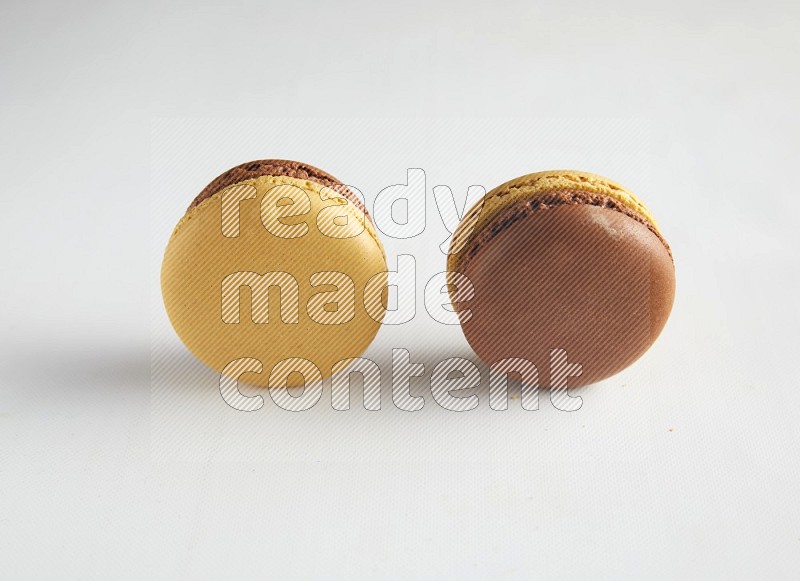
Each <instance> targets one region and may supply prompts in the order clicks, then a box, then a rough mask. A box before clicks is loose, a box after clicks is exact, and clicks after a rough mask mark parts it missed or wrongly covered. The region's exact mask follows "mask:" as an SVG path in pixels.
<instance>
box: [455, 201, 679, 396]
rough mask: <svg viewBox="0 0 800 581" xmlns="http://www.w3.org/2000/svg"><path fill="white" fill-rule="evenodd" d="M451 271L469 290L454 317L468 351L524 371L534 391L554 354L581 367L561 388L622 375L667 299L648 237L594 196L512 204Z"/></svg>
mask: <svg viewBox="0 0 800 581" xmlns="http://www.w3.org/2000/svg"><path fill="white" fill-rule="evenodd" d="M459 270H460V272H461V273H462V274H464V275H465V276H466V277H467V278H468V279H469V280H470V281H471V283H472V285H473V287H474V296H473V298H472V299H471V300H469V301H468V302H465V303H462V305H460V308H459V309H458V310H459V311H460V316H461V319H462V327H463V330H464V334H465V336H466V338H467V340H468V341H469V344H470V345H471V346H472V348H473V349H474V350H475V352H476V353H477V354H478V356H479V357H480V358H481V359H482V360H484V361H485V362H487V363H489V364H493V363H495V362H498V361H500V360H503V359H507V358H521V359H525V360H528V361H530V362H532V363H533V364H534V365H536V368H537V370H538V372H539V385H541V386H552V385H553V381H554V379H555V378H554V377H553V376H552V374H551V371H552V358H553V356H554V352H556V350H564V351H566V355H567V360H568V362H569V363H570V364H579V365H580V366H581V367H580V375H574V376H571V377H568V379H567V385H566V386H567V387H579V386H583V385H587V384H590V383H594V382H597V381H600V380H602V379H605V378H607V377H610V376H611V375H614V374H615V373H618V372H619V371H621V370H622V369H624V368H626V367H628V366H629V365H630V364H632V363H633V362H634V361H636V360H637V359H638V358H639V357H640V356H641V355H642V354H643V353H644V352H645V351H647V349H648V348H649V347H650V346H651V345H652V344H653V342H654V341H655V340H656V338H657V337H658V335H659V333H660V332H661V330H662V329H663V327H664V325H665V323H666V321H667V318H668V317H669V314H670V311H671V308H672V303H673V299H674V293H675V271H674V266H673V261H672V256H671V253H670V251H669V249H668V247H667V245H666V243H665V242H664V241H663V239H662V238H661V237H660V235H659V234H658V233H657V231H656V230H655V229H654V228H653V226H652V225H651V224H649V223H648V221H647V220H645V219H642V218H640V217H639V216H638V215H636V214H635V213H633V212H631V211H630V210H628V209H626V208H623V207H622V206H620V204H618V203H616V202H615V201H614V200H613V199H610V198H609V199H604V198H603V197H602V196H599V195H592V196H589V197H587V196H586V195H584V194H579V193H576V194H575V195H574V196H572V195H559V196H555V197H554V196H551V197H550V199H549V204H548V199H547V196H544V197H540V198H537V199H536V200H528V201H519V202H516V203H515V204H514V205H512V206H511V207H509V208H508V209H507V210H506V211H504V212H503V213H502V214H500V215H498V216H497V217H496V218H495V219H494V220H492V221H491V223H489V224H486V225H485V227H483V228H482V229H481V231H480V232H479V233H477V234H476V236H475V237H474V238H473V240H472V242H471V244H469V245H468V246H467V247H466V248H465V252H464V259H463V260H462V261H461V263H460V269H459ZM466 309H468V312H467V311H466Z"/></svg>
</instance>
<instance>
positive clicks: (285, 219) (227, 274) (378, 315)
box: [161, 160, 388, 387]
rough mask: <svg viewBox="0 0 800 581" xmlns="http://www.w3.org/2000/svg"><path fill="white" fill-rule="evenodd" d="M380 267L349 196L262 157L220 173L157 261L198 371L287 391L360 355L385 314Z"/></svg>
mask: <svg viewBox="0 0 800 581" xmlns="http://www.w3.org/2000/svg"><path fill="white" fill-rule="evenodd" d="M387 270H388V268H387V266H386V256H385V253H384V250H383V245H382V244H381V242H380V240H379V239H378V236H377V234H376V231H375V228H374V226H373V224H372V221H371V219H370V217H369V214H368V213H367V211H366V209H365V208H364V205H363V203H362V202H361V200H360V199H359V197H358V196H356V195H355V194H354V193H353V192H352V191H351V190H350V189H349V188H347V187H346V186H345V185H343V184H342V183H341V182H340V181H339V180H337V179H336V178H334V177H333V176H331V175H330V174H328V173H326V172H324V171H322V170H320V169H317V168H315V167H313V166H310V165H307V164H303V163H299V162H295V161H287V160H262V161H252V162H248V163H245V164H242V165H239V166H237V167H234V168H232V169H230V170H228V171H226V172H225V173H223V174H222V175H220V176H219V177H217V178H216V179H215V180H214V181H212V182H211V183H210V184H209V185H208V186H207V187H206V188H204V189H203V191H202V192H200V194H199V195H198V196H197V197H196V198H195V199H194V201H193V202H192V203H191V204H190V206H189V208H188V210H187V211H186V214H185V215H184V216H183V218H181V220H180V221H179V222H178V224H177V226H176V227H175V230H174V231H173V233H172V236H171V238H170V240H169V243H168V245H167V248H166V251H165V253H164V260H163V263H162V267H161V289H162V294H163V298H164V305H165V306H166V310H167V313H168V315H169V319H170V321H171V323H172V325H173V327H174V328H175V331H176V332H177V334H178V336H179V337H180V338H181V340H182V341H183V342H184V344H185V345H186V347H187V348H188V349H189V350H190V351H191V352H192V353H193V354H194V355H195V356H196V357H197V358H198V359H200V360H201V361H203V363H205V364H206V365H208V366H209V367H211V368H212V369H214V370H216V371H218V372H221V373H223V374H224V375H227V376H230V377H234V378H235V379H240V380H241V381H244V382H246V383H251V384H254V385H261V386H270V387H280V386H288V387H292V386H298V385H304V384H305V383H307V382H309V381H313V380H316V379H319V378H320V377H327V376H330V375H331V374H332V372H333V371H338V370H339V369H341V368H342V366H343V365H346V364H347V360H348V359H351V358H355V357H358V356H359V355H361V353H363V352H364V350H365V349H366V348H367V346H368V345H369V344H370V342H371V341H372V339H373V338H374V337H375V334H376V333H377V332H378V329H379V328H380V324H381V321H382V318H383V315H384V313H385V308H384V306H385V302H384V301H385V297H384V292H385V289H386V286H387V274H386V273H387ZM309 362H310V363H311V364H313V366H312V365H309ZM314 367H316V370H314ZM243 370H246V371H247V372H246V373H243V374H242V371H243ZM317 370H318V372H317ZM240 374H241V375H240Z"/></svg>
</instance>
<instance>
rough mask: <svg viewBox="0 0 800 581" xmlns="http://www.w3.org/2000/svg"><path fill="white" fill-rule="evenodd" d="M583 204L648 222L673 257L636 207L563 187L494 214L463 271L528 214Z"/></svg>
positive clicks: (471, 249) (472, 247)
mask: <svg viewBox="0 0 800 581" xmlns="http://www.w3.org/2000/svg"><path fill="white" fill-rule="evenodd" d="M580 204H589V205H592V206H599V207H602V208H608V209H609V210H616V211H617V212H621V213H622V214H625V215H626V216H628V217H629V218H632V219H634V220H636V221H637V222H639V223H641V224H644V225H645V226H647V229H648V230H650V232H652V233H653V234H655V235H656V237H657V238H658V239H659V240H660V241H661V243H662V244H663V245H664V248H666V249H667V252H668V253H669V256H670V258H672V251H671V250H670V247H669V244H667V241H666V240H664V238H663V237H662V236H661V234H660V233H659V232H658V230H656V228H655V227H654V226H653V224H652V223H651V222H650V221H649V220H647V219H646V218H644V217H642V216H640V215H639V214H638V213H636V212H634V211H633V210H631V209H630V208H628V207H627V206H625V205H624V204H622V203H620V202H619V201H617V200H615V199H614V198H611V197H609V196H605V195H603V194H596V193H587V192H582V191H569V190H562V191H557V192H552V193H549V194H547V195H544V196H537V197H536V198H534V199H532V200H520V201H518V202H516V203H514V204H513V205H512V206H510V207H509V208H507V209H505V210H503V211H502V212H500V213H499V214H498V215H497V216H495V217H494V219H492V220H491V221H490V222H489V224H487V225H486V226H485V227H483V228H481V231H480V232H478V233H477V234H476V235H475V236H474V237H473V239H472V241H471V244H470V247H469V250H468V251H467V253H466V255H465V256H464V258H463V259H462V261H461V265H460V268H459V270H460V271H461V272H463V271H464V267H465V265H466V261H467V260H470V259H472V258H474V257H475V256H476V255H477V254H478V252H480V250H481V248H482V247H483V246H484V245H486V244H487V243H488V242H489V241H491V240H492V239H494V238H495V237H496V236H497V235H499V234H500V233H501V232H504V231H505V230H508V229H509V228H510V227H511V226H513V225H514V224H516V223H517V222H519V221H520V220H521V219H523V218H525V217H526V216H528V215H530V214H532V213H534V212H542V211H545V210H547V209H548V208H554V207H557V206H565V205H580Z"/></svg>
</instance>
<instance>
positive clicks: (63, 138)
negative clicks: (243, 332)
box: [0, 1, 800, 579]
mask: <svg viewBox="0 0 800 581" xmlns="http://www.w3.org/2000/svg"><path fill="white" fill-rule="evenodd" d="M799 26H800V11H799V10H798V9H797V7H796V5H794V4H792V3H788V2H786V3H778V2H772V3H768V2H762V3H754V2H751V3H744V2H740V3H730V2H724V3H723V2H718V3H717V2H709V3H700V2H671V3H665V4H661V5H656V4H651V5H650V6H643V3H638V2H629V3H626V2H588V1H586V2H583V3H564V2H552V3H549V4H543V3H517V4H516V6H513V7H508V8H499V7H496V6H492V5H490V4H488V3H486V4H484V5H483V6H481V7H467V6H465V5H463V3H455V2H453V3H446V2H436V3H431V2H411V3H403V4H402V5H400V4H397V5H386V6H379V5H376V4H373V3H367V2H364V3H361V4H356V3H350V4H346V5H345V4H342V3H335V4H331V5H322V4H319V5H318V4H314V3H303V2H294V3H285V4H281V5H273V6H270V5H266V4H256V3H250V2H243V1H240V2H227V3H219V4H216V5H214V4H210V3H197V2H193V3H188V2H187V3H185V4H183V5H180V4H178V3H169V2H158V3H152V4H150V3H133V2H131V3H129V4H119V3H116V4H114V3H99V2H95V3H92V2H77V3H56V2H52V3H43V2H26V3H22V2H13V3H12V2H6V3H4V4H3V5H2V7H0V43H1V44H0V48H2V50H0V74H1V75H2V76H1V77H0V87H2V91H0V103H2V108H1V109H0V122H2V125H1V126H0V129H1V131H0V148H1V149H0V170H2V178H3V186H4V187H3V211H2V212H0V232H2V234H1V235H2V237H3V240H2V241H3V247H4V251H3V266H4V272H5V273H6V274H5V276H4V279H3V282H4V284H3V285H2V291H0V292H2V296H1V297H0V298H2V301H0V313H2V325H3V327H2V328H3V331H2V335H1V336H0V341H1V343H0V347H2V350H1V352H2V359H0V364H1V365H2V379H1V380H0V382H1V383H0V385H2V391H0V547H2V549H0V571H2V572H3V573H2V575H3V577H8V578H59V579H63V578H98V579H107V578H131V579H141V578H149V577H152V578H191V579H196V578H220V577H230V578H237V577H258V578H265V577H266V578H295V577H297V578H345V579H352V578H375V577H379V578H431V577H436V578H458V579H464V578H486V577H499V578H536V577H543V578H553V577H555V578H570V579H571V578H592V579H597V578H615V579H616V578H643V577H649V578H664V579H672V578H676V577H688V578H703V579H708V578H725V579H732V578H753V577H759V578H765V579H793V578H797V576H798V571H800V508H799V507H800V503H798V502H797V498H796V497H797V493H798V491H799V490H800V466H799V464H800V462H799V461H798V452H800V426H799V425H798V418H799V417H800V413H799V412H798V405H800V395H799V394H800V392H799V391H798V389H797V388H798V383H800V382H798V379H799V377H798V375H800V374H798V371H797V368H796V366H795V361H796V359H797V353H798V347H800V342H798V340H797V329H798V324H799V323H800V313H799V310H800V309H799V308H798V302H797V297H798V291H800V285H798V257H797V251H796V248H797V247H798V243H800V239H799V238H800V237H799V236H798V233H797V225H796V219H797V215H798V211H799V210H800V202H798V194H797V185H796V182H795V181H794V180H793V175H792V172H793V170H794V167H795V165H796V164H797V159H798V156H799V155H800V138H799V137H798V135H799V131H798V130H800V123H798V118H797V112H796V103H797V102H799V101H800V82H799V81H798V73H797V62H798V58H800V42H799V41H798V40H797V38H798V27H799ZM499 117H503V118H505V119H499ZM178 118H183V119H178ZM188 118H191V119H188ZM298 118H302V119H298ZM374 118H381V119H377V120H376V119H374ZM421 118H424V119H421ZM510 118H513V119H510ZM262 157H286V158H295V159H300V160H303V161H307V162H309V163H312V164H314V165H317V166H319V167H322V168H323V169H326V170H328V171H330V172H332V173H334V174H335V175H337V177H340V178H341V179H342V180H344V181H346V182H350V183H353V184H354V185H357V186H359V187H361V188H362V189H363V190H364V191H365V193H366V194H367V195H368V197H369V196H374V194H375V193H377V191H378V190H379V189H380V188H382V187H385V186H387V185H391V184H394V183H401V182H403V181H405V170H406V168H408V167H421V168H424V169H425V170H426V172H427V176H428V184H427V185H428V187H429V188H431V187H433V186H434V185H439V184H446V185H449V186H450V187H452V188H453V190H454V192H455V193H456V196H460V197H461V198H460V199H463V195H464V193H465V192H466V188H467V186H469V185H472V184H481V185H484V186H486V187H487V188H491V187H493V186H494V185H497V184H498V183H500V182H502V181H505V180H507V179H510V178H512V177H515V176H517V175H520V174H523V173H527V172H531V171H537V170H543V169H556V168H576V169H585V170H588V171H594V172H597V173H601V174H605V175H608V176H609V177H611V178H613V179H615V180H617V181H620V182H621V183H623V184H625V185H626V186H628V187H629V188H631V189H632V190H633V191H635V192H637V193H638V194H639V195H640V196H641V197H643V198H644V199H645V201H646V202H647V203H648V205H649V206H650V207H651V209H652V210H653V211H654V212H655V214H656V216H657V217H658V219H659V221H660V223H661V226H662V229H663V231H664V233H665V235H666V236H667V238H668V240H669V241H670V243H671V245H672V248H673V251H674V254H675V259H676V267H677V277H678V287H677V297H676V302H675V307H674V310H673V316H672V318H671V319H670V321H669V323H668V325H667V328H666V329H665V331H664V333H663V334H662V336H661V338H660V339H659V341H658V342H657V343H656V345H655V346H654V347H653V349H652V350H651V351H650V352H648V353H647V354H646V355H645V357H644V358H642V359H641V360H640V361H639V362H637V363H636V364H635V365H634V366H633V367H631V368H630V369H628V370H626V371H625V372H623V373H621V374H619V375H618V376H615V377H613V378H611V379H609V380H607V381H605V382H602V383H600V384H597V385H595V386H591V387H588V388H585V389H582V390H579V392H578V394H579V395H580V396H581V397H582V398H583V407H582V408H581V409H580V410H579V411H577V412H574V413H571V414H567V413H563V412H559V411H557V410H555V409H554V408H553V407H552V406H551V405H550V403H549V402H548V401H547V397H546V393H545V394H543V395H544V397H543V398H542V402H541V409H540V410H539V411H535V412H523V411H522V410H521V409H519V408H518V407H517V405H518V404H519V401H518V400H516V401H514V400H512V401H511V402H510V408H511V409H509V410H508V411H507V412H494V411H491V410H490V409H489V407H488V400H487V398H486V395H485V392H481V391H480V390H479V395H481V394H482V397H481V405H480V406H479V408H478V409H476V410H474V411H471V412H466V413H461V414H458V413H452V412H444V411H442V410H440V409H438V407H437V405H436V404H435V402H433V401H432V399H431V398H430V395H429V388H428V387H427V384H426V383H425V382H424V381H423V382H422V383H420V384H419V385H418V386H417V387H418V389H419V392H418V393H420V394H422V395H427V397H426V400H427V401H426V405H425V408H424V409H423V410H422V411H421V412H418V413H416V414H408V413H404V412H400V411H398V410H396V409H394V408H393V406H392V405H391V400H390V398H388V399H387V397H386V395H387V394H384V409H382V410H381V411H378V412H366V411H365V410H363V408H362V407H361V403H360V401H359V398H358V397H357V396H356V397H354V399H353V406H352V409H351V410H349V411H346V412H335V411H333V410H332V409H331V407H330V399H329V394H326V395H323V399H322V400H321V402H320V404H319V405H318V406H316V407H315V408H313V409H312V410H311V411H309V412H305V413H301V414H292V413H290V412H286V411H284V410H281V409H278V408H277V407H276V406H275V405H274V404H273V403H272V402H271V401H269V400H267V402H266V405H265V407H264V408H263V409H262V410H260V411H259V412H254V413H253V414H242V413H237V412H234V411H233V410H231V409H230V408H227V406H225V404H224V403H223V402H222V401H221V400H220V398H219V395H218V393H217V392H216V391H215V389H214V381H213V380H214V377H213V374H210V373H209V372H208V371H207V370H205V369H204V368H203V367H202V366H201V365H200V364H198V363H196V362H195V361H194V360H193V359H192V358H191V356H190V355H188V354H187V353H186V352H185V350H184V349H183V347H182V346H181V345H180V343H179V342H177V339H176V338H175V337H174V335H173V334H171V332H170V331H169V329H168V327H165V320H164V314H163V310H162V309H161V305H160V298H159V289H158V270H159V266H160V255H161V252H162V250H163V246H164V244H165V242H166V240H167V237H168V236H169V232H170V230H171V228H172V226H173V225H174V223H175V222H176V221H177V220H178V218H179V217H180V215H181V214H182V212H183V210H184V209H185V206H186V205H187V204H188V202H189V201H190V200H191V198H192V197H193V196H194V195H195V194H196V193H197V192H198V191H199V190H200V189H202V187H203V186H204V185H205V184H206V183H207V182H208V181H209V180H210V179H211V178H213V177H214V176H215V175H217V174H218V173H220V172H221V171H223V170H225V169H227V167H229V166H232V165H235V164H237V163H240V162H243V161H246V160H249V159H257V158H262ZM430 209H431V207H430V206H429V210H430ZM435 218H436V215H435V214H431V213H430V212H429V224H430V229H429V230H426V233H425V236H423V237H420V238H417V239H414V240H412V241H392V240H386V246H387V250H388V252H389V256H390V260H391V257H392V256H394V255H396V254H397V253H400V252H402V253H410V254H414V255H416V256H417V260H418V264H419V273H420V274H419V277H420V279H421V280H420V281H418V282H419V284H420V285H421V284H424V280H425V279H426V278H427V276H428V275H430V274H432V273H434V272H436V271H438V270H441V269H443V268H444V256H443V255H441V254H439V253H438V251H434V250H435V248H436V245H437V244H438V242H440V241H441V240H442V239H443V238H444V235H445V233H444V231H443V230H442V229H441V226H440V225H439V224H438V223H437V222H436V220H435ZM391 347H405V348H407V349H409V350H410V351H411V354H412V358H414V359H415V360H417V361H421V362H424V363H425V364H426V372H427V373H426V376H427V377H430V369H431V367H432V365H433V364H435V363H436V362H437V361H439V360H441V359H443V358H446V357H451V356H464V357H470V358H471V357H473V356H472V354H471V352H470V351H469V347H468V345H466V343H465V341H464V339H463V336H462V335H461V333H460V330H459V329H458V328H453V327H449V328H448V327H442V326H441V325H437V324H435V323H432V322H431V321H430V319H429V318H428V317H427V316H426V315H425V313H424V311H422V312H420V313H419V315H418V317H417V318H415V321H414V323H413V324H412V325H408V326H403V327H399V328H384V329H383V330H382V331H381V332H380V333H379V335H378V338H377V339H376V341H375V343H374V344H373V345H372V347H371V348H370V351H369V354H370V355H371V356H372V357H373V358H375V359H376V360H377V361H383V365H382V366H383V367H385V365H386V364H387V363H388V361H387V359H388V353H389V352H390V351H389V350H390V349H391ZM151 348H152V354H153V356H154V357H153V360H154V361H156V362H158V361H161V362H163V361H167V362H170V365H172V366H174V369H177V370H179V373H176V374H175V377H177V379H175V380H174V381H172V382H169V381H166V382H165V381H162V380H163V379H164V376H163V374H162V375H159V369H163V368H159V367H158V366H155V367H154V373H153V380H152V381H151ZM326 396H327V397H326ZM515 404H517V405H515Z"/></svg>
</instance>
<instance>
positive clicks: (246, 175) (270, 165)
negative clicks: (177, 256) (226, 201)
mask: <svg viewBox="0 0 800 581" xmlns="http://www.w3.org/2000/svg"><path fill="white" fill-rule="evenodd" d="M261 176H285V177H290V178H296V179H301V180H310V181H313V182H316V183H318V184H320V185H322V186H327V187H329V188H331V189H333V190H335V191H336V192H338V193H339V194H341V195H342V196H344V197H345V198H347V199H348V200H349V201H350V202H351V203H352V204H353V205H354V206H355V207H356V208H358V209H359V210H361V211H362V212H364V215H365V216H367V218H369V219H370V221H371V218H370V217H369V213H368V212H367V209H366V208H365V207H364V204H363V203H362V202H361V200H360V198H359V197H358V196H356V195H355V194H354V193H353V192H352V191H351V190H350V188H348V187H347V186H346V185H344V184H343V183H342V182H340V181H339V180H337V179H336V178H335V177H333V176H332V175H330V174H329V173H327V172H325V171H322V170H321V169H319V168H316V167H314V166H313V165H308V164H305V163H301V162H299V161H291V160H288V159H262V160H257V161H248V162H247V163H243V164H241V165H237V166H236V167H233V168H231V169H229V170H228V171H226V172H225V173H223V174H222V175H219V176H217V177H216V178H215V179H214V181H212V182H211V183H210V184H208V185H207V186H206V187H205V188H203V191H202V192H200V193H199V194H198V195H197V197H196V198H195V199H194V200H192V203H191V204H190V205H189V207H188V208H187V210H186V211H187V212H188V211H189V210H191V209H192V208H194V207H195V206H197V205H198V204H199V203H200V202H202V201H203V200H206V199H208V198H210V197H211V196H213V195H214V194H216V193H217V192H219V191H220V190H224V189H225V188H227V187H228V186H230V185H233V184H235V183H238V182H241V181H244V180H251V179H255V178H259V177H261Z"/></svg>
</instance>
